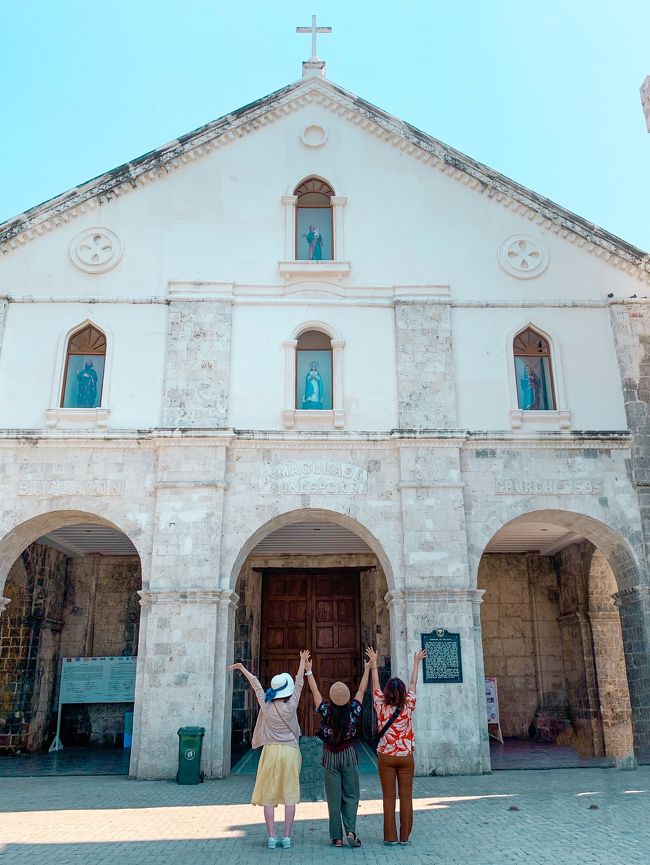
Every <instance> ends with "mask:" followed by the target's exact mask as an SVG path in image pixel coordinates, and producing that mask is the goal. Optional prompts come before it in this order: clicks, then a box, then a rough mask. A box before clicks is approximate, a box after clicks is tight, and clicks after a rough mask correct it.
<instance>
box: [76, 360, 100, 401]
mask: <svg viewBox="0 0 650 865" xmlns="http://www.w3.org/2000/svg"><path fill="white" fill-rule="evenodd" d="M97 381H98V378H97V373H96V372H95V370H94V368H93V362H92V360H87V361H86V362H85V363H84V365H83V368H82V369H81V370H80V371H79V372H78V373H77V408H95V403H96V402H97Z"/></svg>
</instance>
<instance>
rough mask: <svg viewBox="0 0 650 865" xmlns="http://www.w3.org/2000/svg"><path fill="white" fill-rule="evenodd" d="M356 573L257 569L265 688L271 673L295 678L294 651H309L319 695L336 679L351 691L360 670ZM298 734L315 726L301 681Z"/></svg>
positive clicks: (310, 701) (309, 699) (310, 733)
mask: <svg viewBox="0 0 650 865" xmlns="http://www.w3.org/2000/svg"><path fill="white" fill-rule="evenodd" d="M360 630H361V625H360V613H359V573H358V571H354V570H329V569H328V570H310V569H304V570H303V569H286V570H278V569H265V570H263V571H262V645H261V659H260V660H261V663H260V672H261V678H262V682H263V684H264V686H265V687H268V683H269V682H270V680H271V677H272V676H274V675H276V674H277V673H282V672H285V671H286V672H289V673H291V675H292V676H295V674H296V670H297V669H298V663H299V658H298V653H299V652H300V651H301V649H309V650H310V652H311V654H312V660H313V670H314V675H315V677H316V681H317V682H318V686H319V689H320V692H321V694H322V695H323V697H324V698H325V699H327V694H328V693H329V689H330V685H331V684H332V683H333V682H336V681H341V682H345V684H346V685H347V686H348V687H349V688H350V692H351V693H352V694H354V693H355V691H356V689H357V687H358V684H359V677H360V674H361V668H362V659H361V634H360ZM298 719H299V721H300V727H301V729H302V732H303V734H304V735H306V736H313V735H314V733H315V732H316V730H318V727H319V725H320V721H319V716H317V715H316V714H315V713H314V704H313V699H312V696H311V691H310V690H309V685H308V683H307V681H305V687H304V689H303V695H302V698H301V700H300V705H299V708H298Z"/></svg>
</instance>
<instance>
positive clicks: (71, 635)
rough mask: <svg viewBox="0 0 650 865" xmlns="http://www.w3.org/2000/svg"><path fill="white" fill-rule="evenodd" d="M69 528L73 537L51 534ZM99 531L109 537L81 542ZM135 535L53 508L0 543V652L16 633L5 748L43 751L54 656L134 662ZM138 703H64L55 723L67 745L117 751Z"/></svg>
mask: <svg viewBox="0 0 650 865" xmlns="http://www.w3.org/2000/svg"><path fill="white" fill-rule="evenodd" d="M23 516H25V515H23ZM67 527H74V529H75V530H74V531H73V532H71V533H69V534H65V533H63V534H62V535H56V534H55V533H56V532H57V531H58V530H61V529H65V528H67ZM98 528H100V529H102V530H103V529H111V530H112V531H111V532H105V531H101V532H99V533H97V532H96V531H95V532H94V535H95V537H94V538H91V537H89V536H88V535H86V534H85V531H90V532H91V533H93V530H96V529H98ZM118 534H119V535H120V536H122V539H120V538H118V537H117V535H118ZM139 534H140V532H139V531H137V530H131V531H129V530H127V529H125V527H123V526H121V525H119V524H118V523H117V522H115V521H114V520H112V519H109V518H108V517H107V516H103V515H100V514H98V513H94V512H91V511H88V510H81V509H74V510H73V509H61V510H52V511H46V512H41V513H35V514H32V515H31V516H27V517H26V518H24V519H23V520H22V521H21V522H18V523H16V524H15V525H14V526H13V527H12V528H11V529H10V530H9V531H8V532H6V534H4V536H3V537H1V538H0V587H1V588H2V589H3V590H4V593H6V595H7V597H5V598H3V597H1V595H2V594H3V593H2V592H0V612H2V611H3V608H4V610H5V612H4V614H3V616H2V620H1V621H0V637H1V638H2V643H3V645H4V642H5V640H6V638H7V635H9V637H10V639H11V638H12V635H13V634H14V633H18V634H19V635H20V637H19V646H18V652H17V654H16V655H15V656H14V657H13V658H12V659H11V663H9V664H6V665H5V666H4V667H3V669H2V679H1V680H0V688H1V689H2V691H3V694H2V696H3V709H5V710H6V708H7V706H9V711H8V712H7V711H4V712H3V713H2V715H3V717H2V718H0V725H1V728H2V729H1V732H2V734H3V735H2V739H3V744H4V745H5V746H6V747H7V748H13V747H20V748H21V749H23V750H26V751H27V752H30V751H38V750H40V749H41V748H42V747H46V746H47V745H48V744H49V743H50V736H51V725H50V721H51V720H52V718H53V717H54V716H55V714H56V711H57V709H56V705H55V703H54V702H53V697H54V695H55V693H56V687H57V681H59V678H58V676H59V674H58V672H57V670H58V668H59V664H60V660H61V658H63V657H77V656H84V657H94V656H97V657H113V656H115V657H119V656H124V657H129V658H130V657H132V656H134V655H137V654H138V651H137V647H138V646H139V645H142V641H141V640H140V636H141V631H140V604H139V598H138V593H139V591H140V590H141V589H142V584H143V583H142V555H141V552H140V550H139V549H138V547H137V546H136V544H135V543H134V541H133V538H134V537H135V538H137V537H138V535H139ZM46 536H49V537H46ZM124 538H126V539H128V540H129V541H130V543H128V544H127V543H125V542H124V540H123V539H124ZM6 659H7V658H6V657H5V660H6ZM140 675H141V665H140V664H138V667H137V672H136V677H139V676H140ZM136 702H137V701H135V700H134V698H133V697H131V698H130V699H128V698H127V699H125V700H124V701H123V702H122V703H119V704H118V703H115V704H112V703H106V704H104V703H103V702H98V703H93V702H92V701H89V703H88V705H85V704H84V703H83V702H81V703H79V704H76V703H73V704H70V705H68V704H66V710H67V713H66V712H64V711H63V710H61V711H60V713H59V718H58V722H57V723H58V725H61V724H63V727H62V731H61V739H63V740H64V741H65V736H66V735H67V736H69V737H71V739H70V740H68V742H66V747H67V746H68V744H69V743H70V741H72V744H73V745H79V744H83V745H88V744H91V745H92V744H101V745H105V744H108V745H111V746H114V745H115V744H116V743H117V742H118V741H120V743H121V741H122V738H121V737H122V736H124V737H126V732H125V731H126V729H127V728H126V726H125V717H126V716H125V714H124V713H125V712H126V711H129V712H130V711H131V710H132V708H133V705H134V703H136ZM106 707H108V708H106ZM16 719H17V720H16ZM62 719H63V721H62ZM18 723H20V727H18ZM58 736H59V726H58V727H57V737H58ZM125 753H127V752H125ZM124 771H125V772H126V766H124Z"/></svg>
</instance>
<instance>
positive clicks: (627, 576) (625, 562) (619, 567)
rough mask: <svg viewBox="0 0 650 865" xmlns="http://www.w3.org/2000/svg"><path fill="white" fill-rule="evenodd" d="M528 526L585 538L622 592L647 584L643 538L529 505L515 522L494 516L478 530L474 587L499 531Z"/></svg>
mask: <svg viewBox="0 0 650 865" xmlns="http://www.w3.org/2000/svg"><path fill="white" fill-rule="evenodd" d="M525 522H529V523H542V522H546V523H551V524H553V525H556V526H561V527H563V528H566V529H568V530H571V531H573V532H575V533H576V534H578V535H582V536H583V537H585V538H586V539H587V540H588V541H590V542H591V543H592V544H593V545H594V547H596V549H597V550H600V552H601V553H602V554H603V555H604V557H605V559H606V560H607V563H608V564H609V566H610V567H611V569H612V571H613V572H614V574H615V576H616V582H617V585H618V590H619V591H623V590H624V589H629V588H632V587H634V586H637V585H640V584H647V571H646V568H645V566H644V565H643V564H642V559H641V557H640V556H639V554H638V552H637V550H635V544H636V543H637V541H638V543H639V544H640V543H641V539H640V537H639V538H637V537H636V536H635V533H633V532H629V531H627V532H626V531H625V529H624V528H623V527H622V526H621V527H620V529H618V530H617V529H616V528H613V527H612V526H609V525H607V523H604V522H603V521H602V520H599V519H597V518H595V517H592V516H590V515H588V514H585V513H580V512H578V511H571V510H564V509H559V508H544V509H540V510H525V505H523V504H522V513H520V514H518V515H517V516H514V517H511V519H509V520H505V521H502V520H501V519H500V517H499V516H498V515H497V514H492V515H491V516H490V517H489V518H488V519H486V520H485V521H484V522H482V523H481V525H480V526H477V527H476V531H477V538H476V541H477V543H474V544H470V559H471V560H472V567H471V578H472V585H473V587H476V579H477V573H478V564H479V562H480V559H481V556H482V555H483V553H484V551H485V548H486V546H487V545H488V543H489V542H490V540H491V539H492V538H493V537H494V535H495V534H496V533H497V531H499V530H500V529H503V528H506V527H507V526H510V525H512V524H513V523H519V524H521V523H525Z"/></svg>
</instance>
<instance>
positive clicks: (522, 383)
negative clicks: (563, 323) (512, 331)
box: [513, 327, 555, 411]
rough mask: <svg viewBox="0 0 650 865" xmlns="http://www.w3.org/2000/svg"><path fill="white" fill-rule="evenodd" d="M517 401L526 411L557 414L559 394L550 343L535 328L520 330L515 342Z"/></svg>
mask: <svg viewBox="0 0 650 865" xmlns="http://www.w3.org/2000/svg"><path fill="white" fill-rule="evenodd" d="M513 354H514V362H515V379H516V382H517V402H518V405H519V408H520V409H521V410H522V411H553V410H554V409H555V394H554V387H553V370H552V366H551V350H550V346H549V343H548V340H547V339H546V338H545V337H543V336H542V335H541V334H540V333H538V332H537V331H536V330H535V329H534V328H532V327H527V328H526V329H525V330H522V331H520V333H518V334H517V335H516V336H515V338H514V341H513Z"/></svg>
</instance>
